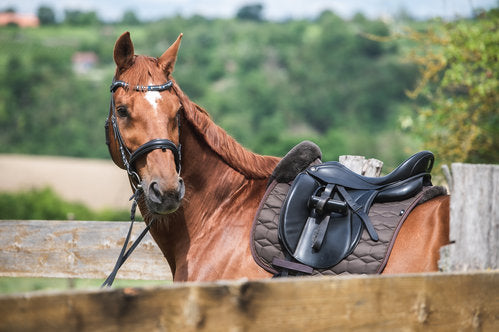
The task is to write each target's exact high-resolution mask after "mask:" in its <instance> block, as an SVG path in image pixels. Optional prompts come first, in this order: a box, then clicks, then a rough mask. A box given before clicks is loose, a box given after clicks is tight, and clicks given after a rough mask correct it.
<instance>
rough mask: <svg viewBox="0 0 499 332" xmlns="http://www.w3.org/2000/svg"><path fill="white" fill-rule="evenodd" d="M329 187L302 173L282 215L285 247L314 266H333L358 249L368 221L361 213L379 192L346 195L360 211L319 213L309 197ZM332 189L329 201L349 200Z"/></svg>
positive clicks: (300, 260) (280, 227)
mask: <svg viewBox="0 0 499 332" xmlns="http://www.w3.org/2000/svg"><path fill="white" fill-rule="evenodd" d="M326 187H329V185H327V186H325V185H324V184H323V183H321V182H319V181H317V179H315V178H314V177H312V176H310V175H309V174H307V173H306V172H304V173H300V174H299V175H298V177H297V178H296V179H295V181H294V183H293V186H292V187H291V189H290V191H289V192H288V195H287V197H286V200H285V201H284V204H283V206H282V209H281V214H280V218H279V219H280V220H279V236H280V239H281V241H282V243H283V245H284V247H285V248H286V250H287V251H288V252H289V253H290V254H291V256H293V257H294V258H295V259H296V260H297V261H299V262H300V263H303V264H306V265H309V266H312V267H314V268H328V267H331V266H334V265H336V264H337V263H338V262H340V261H341V260H342V259H343V258H344V257H346V256H348V255H349V254H350V253H351V252H352V251H353V250H354V249H355V246H356V245H357V243H358V241H359V239H360V237H361V234H362V230H363V223H364V222H365V221H363V220H362V218H361V215H362V213H364V214H367V208H366V206H370V205H371V204H372V202H373V199H374V197H375V195H376V192H374V191H366V190H352V191H350V192H349V193H348V194H346V193H345V195H349V196H350V197H349V198H348V199H351V200H352V202H353V204H355V205H356V206H358V207H359V209H360V210H359V211H357V212H355V211H351V210H350V209H347V210H346V212H345V213H338V212H335V211H325V212H324V213H317V209H315V208H313V207H311V206H310V204H311V203H310V202H311V201H312V200H311V199H310V198H311V197H317V196H318V195H321V193H323V192H326V189H325V188H326ZM332 188H333V187H331V189H330V190H331V192H330V193H328V194H327V196H328V197H327V198H330V200H329V201H345V200H346V199H347V198H345V197H343V194H342V193H341V192H340V191H339V190H336V189H334V190H333V189H332ZM334 188H336V187H335V186H334ZM329 195H330V196H329ZM322 196H323V195H322Z"/></svg>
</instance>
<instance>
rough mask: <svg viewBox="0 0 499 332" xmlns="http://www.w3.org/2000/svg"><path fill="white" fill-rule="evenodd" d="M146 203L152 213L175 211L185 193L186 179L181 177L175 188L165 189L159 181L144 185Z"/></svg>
mask: <svg viewBox="0 0 499 332" xmlns="http://www.w3.org/2000/svg"><path fill="white" fill-rule="evenodd" d="M144 193H145V198H146V204H147V207H148V209H149V211H150V212H151V213H154V214H162V215H164V214H168V213H172V212H175V211H176V210H177V209H178V208H179V206H180V202H181V201H182V198H184V194H185V185H184V180H182V178H180V177H179V179H178V186H177V188H175V189H163V188H162V187H161V185H160V183H159V182H157V181H151V182H150V183H149V184H148V185H146V186H144Z"/></svg>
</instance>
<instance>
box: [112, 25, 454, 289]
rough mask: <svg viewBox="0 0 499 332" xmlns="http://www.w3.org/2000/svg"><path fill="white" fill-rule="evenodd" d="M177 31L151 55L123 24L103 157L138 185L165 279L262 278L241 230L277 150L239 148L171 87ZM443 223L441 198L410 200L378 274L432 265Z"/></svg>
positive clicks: (246, 229)
mask: <svg viewBox="0 0 499 332" xmlns="http://www.w3.org/2000/svg"><path fill="white" fill-rule="evenodd" d="M182 36H183V35H182V34H180V35H179V36H178V38H177V39H176V41H175V42H174V43H173V44H172V45H171V46H170V47H169V48H168V49H167V50H166V51H165V52H164V53H163V54H162V55H161V56H160V57H158V58H155V57H149V56H145V55H135V53H134V45H133V43H132V40H131V38H130V33H129V32H125V33H123V34H122V35H121V36H120V37H119V38H118V39H117V41H116V43H115V46H114V53H113V57H114V62H115V63H116V71H115V75H114V80H113V85H112V92H113V93H112V98H111V107H110V111H109V116H108V123H112V124H113V125H112V126H108V127H107V143H108V147H109V152H110V154H111V158H112V160H113V161H114V163H115V164H116V165H118V166H119V167H120V168H123V169H126V170H127V171H128V176H129V178H130V183H131V187H132V190H133V191H134V193H136V194H137V193H139V192H140V193H141V194H140V195H136V197H137V202H138V206H139V209H140V212H141V214H142V216H143V218H144V221H145V222H146V224H147V225H149V226H150V230H149V231H150V233H151V235H152V237H153V239H154V240H155V242H156V243H157V245H158V247H159V248H160V249H161V251H162V253H163V254H164V256H165V258H166V260H167V262H168V264H169V266H170V269H171V272H172V275H173V280H174V281H214V280H220V279H241V278H245V279H250V280H251V279H261V278H269V277H271V274H270V273H269V272H267V271H265V270H264V269H262V268H261V267H260V266H258V265H257V264H256V263H255V261H254V259H253V258H252V254H251V250H250V241H249V238H250V232H251V226H252V221H253V218H254V216H255V213H256V210H257V208H258V206H259V203H260V200H261V199H262V196H263V195H264V193H265V190H266V187H267V182H268V179H269V177H270V175H271V173H272V171H273V170H274V168H275V167H276V165H277V163H278V162H279V160H280V158H278V157H273V156H263V155H258V154H255V153H253V152H251V151H249V150H247V149H246V148H244V147H243V146H242V145H241V144H239V143H238V142H236V140H235V139H234V138H232V137H231V136H230V135H229V134H227V132H225V131H224V130H223V129H222V128H221V127H219V126H218V125H217V124H215V123H214V122H213V120H212V119H211V118H210V116H209V114H208V112H207V111H206V110H205V109H203V108H202V107H200V106H199V105H197V104H196V103H194V102H192V101H191V100H190V99H189V98H188V97H187V95H186V94H185V93H184V92H183V91H182V90H181V89H180V87H179V85H178V84H177V82H176V81H175V80H174V78H173V77H172V72H173V70H174V66H175V62H176V59H177V53H178V50H179V46H180V41H181V39H182ZM165 82H166V83H165ZM132 151H133V152H132ZM448 225H449V196H447V195H444V196H439V197H436V198H433V199H431V200H429V201H427V202H425V203H423V204H421V205H419V206H417V207H416V208H415V209H414V210H413V211H412V212H411V213H410V215H409V217H408V218H407V219H406V221H405V223H404V224H403V226H402V228H401V230H400V232H399V235H398V237H397V239H396V241H395V244H394V246H393V250H392V253H391V255H390V257H389V260H388V263H387V265H386V267H385V268H384V270H383V273H384V274H390V273H406V272H423V271H435V270H437V269H438V267H437V261H438V258H439V248H440V247H441V246H442V245H445V244H448V242H449V229H448Z"/></svg>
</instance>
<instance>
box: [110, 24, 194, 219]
mask: <svg viewBox="0 0 499 332" xmlns="http://www.w3.org/2000/svg"><path fill="white" fill-rule="evenodd" d="M181 38H182V35H180V36H179V37H178V39H177V40H176V41H175V43H173V45H172V46H170V48H168V50H166V52H165V53H163V55H162V56H160V57H159V58H151V57H147V56H142V55H135V54H134V47H133V43H132V41H131V39H130V34H129V33H128V32H126V33H124V34H123V35H121V36H120V37H119V38H118V40H117V41H116V44H115V46H114V61H115V63H116V66H117V68H116V73H115V77H114V80H113V84H112V86H111V92H112V99H111V107H110V112H109V118H108V121H107V124H106V130H107V133H106V134H107V142H108V145H109V152H110V153H111V157H112V159H113V161H114V162H115V163H116V165H118V166H119V167H121V168H123V169H126V170H127V171H128V174H129V175H130V180H131V182H132V186H134V188H140V189H142V190H143V192H144V196H145V201H146V204H147V207H148V209H149V211H150V212H152V213H155V214H166V213H170V212H173V211H175V210H176V209H177V208H178V207H179V205H180V202H181V200H182V198H183V196H184V192H185V187H184V182H183V180H182V178H181V177H180V174H179V173H180V161H179V159H180V147H179V144H180V142H179V134H180V133H179V122H178V121H179V112H180V110H181V108H182V104H181V101H180V99H179V97H178V95H177V94H176V91H175V88H174V87H173V85H174V84H173V82H172V81H171V79H172V78H171V73H172V71H173V68H174V65H175V60H176V58H177V51H178V47H179V45H180V39H181Z"/></svg>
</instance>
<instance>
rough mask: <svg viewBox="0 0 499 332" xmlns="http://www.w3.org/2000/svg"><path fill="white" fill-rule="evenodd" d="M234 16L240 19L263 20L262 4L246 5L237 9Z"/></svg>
mask: <svg viewBox="0 0 499 332" xmlns="http://www.w3.org/2000/svg"><path fill="white" fill-rule="evenodd" d="M236 17H237V18H238V19H240V20H249V21H258V22H261V21H263V5H262V4H260V3H257V4H252V5H246V6H243V7H241V8H240V9H239V10H238V11H237V15H236Z"/></svg>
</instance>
